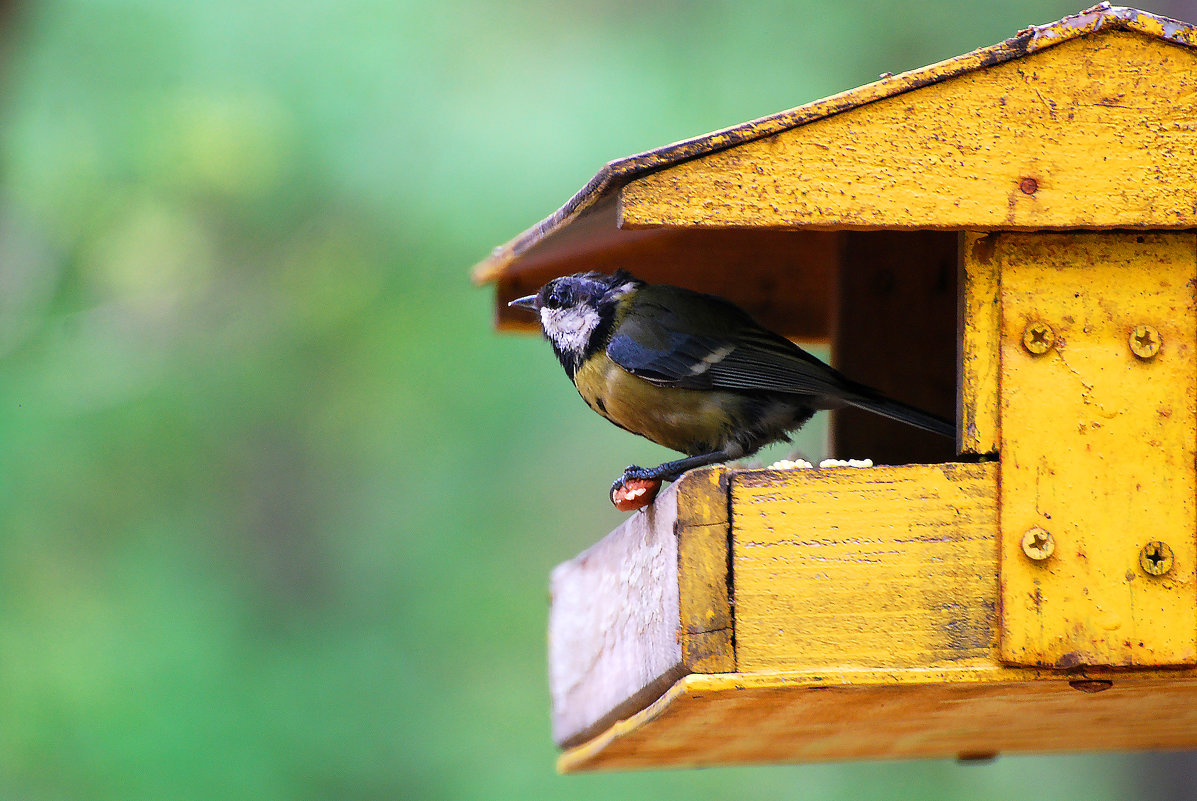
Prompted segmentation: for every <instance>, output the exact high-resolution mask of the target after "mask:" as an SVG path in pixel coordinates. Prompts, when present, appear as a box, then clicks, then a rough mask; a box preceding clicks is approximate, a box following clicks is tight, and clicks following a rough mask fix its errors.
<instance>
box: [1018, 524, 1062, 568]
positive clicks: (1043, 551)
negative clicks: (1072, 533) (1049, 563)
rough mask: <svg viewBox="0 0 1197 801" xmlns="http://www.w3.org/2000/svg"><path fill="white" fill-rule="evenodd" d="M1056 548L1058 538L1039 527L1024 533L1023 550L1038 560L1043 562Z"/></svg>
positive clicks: (1029, 556) (1031, 557)
mask: <svg viewBox="0 0 1197 801" xmlns="http://www.w3.org/2000/svg"><path fill="white" fill-rule="evenodd" d="M1054 550H1056V538H1055V537H1053V536H1052V535H1051V533H1050V532H1047V531H1044V530H1043V529H1041V528H1039V527H1035V528H1033V529H1031V530H1029V531H1028V532H1027V533H1026V534H1023V535H1022V552H1023V553H1025V554H1026V555H1027V557H1028V558H1030V559H1034V560H1035V561H1036V562H1042V561H1043V560H1044V559H1046V558H1047V557H1049V556H1051V555H1052V551H1054Z"/></svg>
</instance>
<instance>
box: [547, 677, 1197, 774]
mask: <svg viewBox="0 0 1197 801" xmlns="http://www.w3.org/2000/svg"><path fill="white" fill-rule="evenodd" d="M1049 673H1050V672H1045V673H1044V674H1037V673H1035V672H1034V671H1031V670H1026V669H1013V668H1002V667H998V666H996V665H995V666H993V667H991V668H989V669H985V670H981V669H978V670H968V671H959V670H958V671H934V670H909V671H896V672H895V671H872V672H858V673H826V672H824V673H821V674H820V673H809V672H808V673H801V672H798V673H771V674H743V673H734V674H730V675H707V676H686V677H685V678H683V679H681V680H680V681H679V682H678V683H677V684H675V685H674V686H673V687H672V688H671V689H670V691H669V692H667V693H666V694H665V695H664V696H663V697H662V698H661V699H660V700H658V701H657V702H656V703H654V704H652V705H651V706H649V707H648V708H647V709H645V710H643V711H641V712H639V713H637V714H636V715H633V716H632V717H630V718H628V719H627V720H622V721H619V722H617V723H615V724H614V725H612V726H611V727H610V728H608V729H607V730H606V731H604V732H602V733H601V734H599V735H598V736H596V737H594V738H593V739H591V740H590V741H588V742H586V743H584V744H582V745H579V746H578V747H576V748H573V749H570V750H569V751H566V752H565V753H564V754H562V755H561V757H560V759H559V761H558V763H557V765H558V769H559V770H561V771H562V772H566V773H569V772H575V771H584V770H635V769H645V768H663V767H705V766H712V765H732V764H754V763H762V762H810V761H827V760H838V759H878V758H884V759H912V758H919V757H964V758H970V757H983V756H993V755H995V754H999V753H1024V754H1045V753H1060V752H1076V751H1128V750H1137V749H1171V750H1180V749H1191V748H1194V747H1197V673H1194V671H1192V670H1184V671H1178V670H1135V671H1110V672H1103V673H1090V674H1089V675H1088V676H1079V675H1076V674H1069V675H1066V676H1058V675H1055V676H1053V675H1048V674H1049ZM1094 679H1096V680H1097V681H1103V682H1109V685H1108V689H1105V690H1104V691H1102V692H1092V690H1094V689H1100V688H1101V687H1103V686H1106V685H1104V684H1094V683H1093V680H1094ZM1087 680H1088V681H1089V683H1088V684H1086V681H1087ZM1078 688H1079V689H1080V691H1078Z"/></svg>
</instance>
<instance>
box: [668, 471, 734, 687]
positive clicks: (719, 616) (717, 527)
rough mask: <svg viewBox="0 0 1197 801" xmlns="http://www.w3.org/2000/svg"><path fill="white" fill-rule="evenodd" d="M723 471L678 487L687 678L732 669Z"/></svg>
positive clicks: (692, 476)
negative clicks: (688, 675) (688, 671)
mask: <svg viewBox="0 0 1197 801" xmlns="http://www.w3.org/2000/svg"><path fill="white" fill-rule="evenodd" d="M727 481H728V470H727V469H726V468H724V467H714V468H707V469H704V470H694V471H691V472H689V473H687V474H686V475H684V476H683V477H682V478H681V479H680V480H679V481H678V482H677V487H678V504H677V521H676V524H675V526H674V534H675V536H676V537H677V558H678V595H679V599H680V603H679V613H680V627H679V639H680V641H681V648H682V662H683V663H684V664H685V665H686V666H687V668H688V669H689V670H690V672H692V673H724V672H729V671H733V670H735V669H736V655H735V650H734V647H733V641H734V623H733V618H732V609H731V602H730V597H729V594H728V575H727V570H728V567H727V553H728V532H727V529H728V517H727Z"/></svg>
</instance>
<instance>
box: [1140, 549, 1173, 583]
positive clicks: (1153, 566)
mask: <svg viewBox="0 0 1197 801" xmlns="http://www.w3.org/2000/svg"><path fill="white" fill-rule="evenodd" d="M1172 561H1173V556H1172V549H1171V548H1169V547H1168V544H1167V543H1166V542H1160V541H1159V540H1153V541H1151V542H1149V543H1147V544H1146V545H1144V546H1143V550H1141V551H1139V566H1140V567H1142V568H1143V572H1145V573H1147V574H1148V575H1152V576H1162V575H1164V574H1165V573H1167V572H1168V571H1169V570H1171V569H1172Z"/></svg>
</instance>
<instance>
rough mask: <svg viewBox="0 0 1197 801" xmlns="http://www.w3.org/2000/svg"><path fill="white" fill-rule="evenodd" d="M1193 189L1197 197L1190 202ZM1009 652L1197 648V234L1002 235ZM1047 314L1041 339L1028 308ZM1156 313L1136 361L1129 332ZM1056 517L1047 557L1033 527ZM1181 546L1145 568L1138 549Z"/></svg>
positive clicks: (1007, 655) (1029, 659) (1061, 659)
mask: <svg viewBox="0 0 1197 801" xmlns="http://www.w3.org/2000/svg"><path fill="white" fill-rule="evenodd" d="M1189 202H1191V198H1190V201H1189ZM995 258H996V259H997V260H998V261H999V262H1000V265H1001V276H1002V277H1001V329H1002V331H1001V334H1002V337H1001V378H1000V382H1001V406H1000V415H1001V422H1000V428H1001V493H1000V496H1001V504H1000V520H1001V583H1002V592H1001V610H1002V616H1001V656H1002V658H1003V659H1005V660H1008V661H1010V662H1015V663H1020V664H1038V665H1054V666H1059V667H1072V666H1075V665H1078V664H1080V665H1091V664H1108V665H1170V664H1192V663H1194V662H1197V592H1195V590H1197V585H1195V572H1194V571H1195V567H1194V565H1195V562H1197V510H1195V504H1194V498H1195V495H1197V475H1195V473H1194V462H1195V459H1197V309H1195V302H1194V287H1195V286H1197V237H1195V236H1194V234H1193V233H1146V234H1138V235H1136V234H1133V233H1105V234H1080V233H1070V234H1058V235H1057V234H1002V235H1001V236H1000V237H998V240H997V243H996V257H995ZM1030 323H1039V324H1043V325H1046V326H1047V327H1049V328H1050V329H1051V334H1050V335H1049V336H1048V337H1047V341H1049V342H1051V343H1052V345H1051V347H1050V348H1048V349H1047V350H1046V352H1045V353H1043V354H1042V355H1035V354H1033V353H1031V352H1029V351H1028V349H1027V348H1026V347H1025V346H1024V344H1023V337H1024V331H1025V329H1026V327H1027V325H1028V324H1030ZM1142 323H1145V324H1148V325H1151V326H1154V327H1155V328H1156V329H1158V331H1159V333H1160V336H1161V337H1162V340H1163V346H1162V348H1161V349H1160V351H1159V353H1158V354H1157V355H1156V356H1155V357H1154V358H1152V359H1147V360H1145V359H1141V358H1138V357H1137V356H1135V355H1134V354H1133V353H1132V352H1131V347H1130V343H1129V337H1130V335H1131V332H1132V331H1133V330H1134V329H1135V328H1136V326H1138V325H1139V324H1142ZM1032 527H1039V528H1042V529H1044V530H1046V531H1047V532H1049V533H1050V534H1051V535H1052V537H1053V539H1054V545H1055V550H1054V553H1053V555H1052V556H1051V557H1050V558H1048V559H1047V560H1044V561H1032V560H1031V559H1029V558H1027V556H1026V555H1025V554H1024V552H1023V549H1022V545H1021V541H1022V537H1023V535H1024V533H1025V532H1027V531H1028V530H1029V529H1031V528H1032ZM1151 540H1162V541H1164V542H1166V543H1167V544H1168V545H1170V546H1171V548H1172V550H1173V551H1174V553H1175V566H1174V567H1173V568H1172V570H1171V571H1170V572H1169V573H1167V574H1166V575H1164V576H1160V577H1153V576H1149V575H1147V574H1146V573H1145V572H1144V571H1143V570H1142V569H1141V568H1140V564H1139V554H1140V550H1141V548H1142V547H1143V546H1144V545H1145V544H1146V543H1147V542H1148V541H1151Z"/></svg>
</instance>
